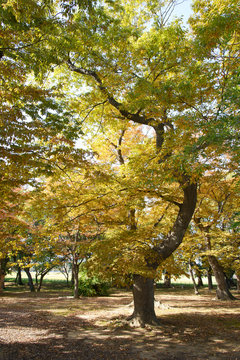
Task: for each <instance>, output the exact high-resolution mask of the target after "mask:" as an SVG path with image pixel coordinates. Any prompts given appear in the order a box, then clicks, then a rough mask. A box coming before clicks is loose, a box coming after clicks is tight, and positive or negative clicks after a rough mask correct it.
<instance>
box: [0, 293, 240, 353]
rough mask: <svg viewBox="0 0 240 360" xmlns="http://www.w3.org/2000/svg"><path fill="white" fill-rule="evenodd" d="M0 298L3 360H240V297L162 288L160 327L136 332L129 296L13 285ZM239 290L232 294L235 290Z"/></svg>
mask: <svg viewBox="0 0 240 360" xmlns="http://www.w3.org/2000/svg"><path fill="white" fill-rule="evenodd" d="M9 289H10V290H9V291H8V290H7V291H5V292H4V294H3V295H2V296H1V297H0V360H40V359H41V360H42V359H44V360H45V359H47V360H72V359H74V360H85V359H89V360H90V359H91V360H107V359H109V360H122V359H128V360H138V359H139V360H156V359H157V360H192V359H195V360H206V359H207V360H222V359H225V360H238V359H239V360H240V296H239V295H238V294H236V293H235V295H236V296H237V297H238V300H236V301H225V302H223V301H217V300H215V299H214V296H215V293H214V291H213V292H211V293H210V292H209V291H208V290H207V289H205V288H204V289H202V290H200V295H194V294H193V290H192V289H181V288H175V289H158V290H157V291H156V300H158V301H160V300H161V303H162V306H160V307H158V308H157V309H156V313H157V315H158V317H159V319H160V320H161V325H160V326H159V327H150V326H148V327H145V328H143V329H142V328H131V327H130V326H129V325H128V323H127V322H126V317H127V316H128V315H130V314H131V312H132V305H131V301H132V296H131V292H129V291H122V290H116V291H114V292H113V293H112V294H111V295H110V296H109V297H97V298H80V299H79V300H74V299H73V298H72V297H71V292H70V291H69V290H65V291H61V290H60V289H56V288H55V289H54V290H51V289H49V288H46V287H45V288H43V291H42V292H41V293H36V294H31V293H29V291H28V289H21V290H19V291H15V289H11V287H9ZM233 293H234V292H233Z"/></svg>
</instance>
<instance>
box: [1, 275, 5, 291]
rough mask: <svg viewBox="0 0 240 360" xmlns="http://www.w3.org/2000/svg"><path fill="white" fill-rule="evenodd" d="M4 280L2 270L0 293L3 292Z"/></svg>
mask: <svg viewBox="0 0 240 360" xmlns="http://www.w3.org/2000/svg"><path fill="white" fill-rule="evenodd" d="M4 280H5V274H3V273H2V272H1V273H0V294H1V293H2V292H3V289H4Z"/></svg>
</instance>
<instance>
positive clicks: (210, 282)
mask: <svg viewBox="0 0 240 360" xmlns="http://www.w3.org/2000/svg"><path fill="white" fill-rule="evenodd" d="M207 278H208V290H212V289H213V283H212V274H211V271H209V270H208V271H207Z"/></svg>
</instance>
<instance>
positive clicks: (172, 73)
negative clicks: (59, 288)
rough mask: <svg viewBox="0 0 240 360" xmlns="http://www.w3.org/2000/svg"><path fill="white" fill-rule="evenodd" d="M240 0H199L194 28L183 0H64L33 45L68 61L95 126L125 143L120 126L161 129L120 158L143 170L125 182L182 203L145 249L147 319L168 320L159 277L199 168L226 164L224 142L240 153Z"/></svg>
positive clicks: (65, 77)
mask: <svg viewBox="0 0 240 360" xmlns="http://www.w3.org/2000/svg"><path fill="white" fill-rule="evenodd" d="M38 3H39V2H38ZM237 3H238V1H232V2H231V6H230V7H229V1H226V0H225V1H223V2H221V4H220V3H219V2H218V1H215V0H212V1H208V3H207V7H208V11H209V12H210V13H211V15H212V16H211V18H209V17H208V16H207V13H206V11H205V8H206V7H205V5H204V4H205V2H203V1H195V15H194V17H193V19H192V30H191V31H188V30H187V29H186V28H184V27H183V26H182V25H181V22H180V21H178V20H176V21H173V22H169V13H171V8H172V6H173V5H176V4H177V1H173V0H172V1H159V0H154V1H152V0H151V1H150V0H149V1H145V2H144V4H143V3H142V2H141V1H138V0H135V1H122V2H121V1H97V2H90V5H91V6H87V5H86V2H83V3H81V2H78V1H71V2H70V3H69V4H68V3H67V2H64V1H62V2H59V6H58V11H59V7H60V6H62V12H61V13H60V15H59V13H58V15H57V14H54V9H51V11H50V12H49V13H50V14H51V16H52V19H55V22H54V27H53V28H52V30H51V31H52V33H51V31H50V36H47V37H46V41H44V42H40V43H39V44H38V46H37V47H36V45H33V46H32V47H31V49H32V50H31V51H32V53H33V54H40V56H39V57H38V59H37V60H38V61H37V60H35V61H36V63H37V64H39V68H41V69H42V70H43V72H44V71H45V72H46V69H50V68H51V66H52V65H53V64H55V65H59V68H58V73H60V75H59V81H61V83H64V81H65V89H66V91H65V93H66V98H67V99H68V100H69V103H70V106H72V108H73V109H75V110H78V111H79V113H80V114H81V117H82V121H84V122H85V124H86V130H88V131H91V132H92V133H94V132H96V133H98V132H100V130H102V129H103V132H104V129H110V131H112V132H113V133H115V134H116V138H115V141H113V143H114V145H115V146H117V148H118V149H120V148H121V143H122V141H121V142H119V131H120V130H121V131H123V130H124V131H126V130H127V129H129V127H132V125H133V124H135V125H140V126H142V127H143V128H144V129H145V130H144V131H145V134H146V132H147V131H146V129H150V130H151V131H152V133H151V134H150V135H149V136H148V135H147V134H146V139H147V142H148V140H149V144H146V146H144V147H143V148H142V151H135V152H134V154H133V155H134V156H132V161H131V159H130V160H129V161H128V162H127V165H126V164H125V163H123V161H122V162H121V161H120V165H119V167H120V168H125V167H126V166H127V167H128V169H129V170H130V172H129V174H130V175H133V177H132V179H130V176H128V177H126V175H123V177H122V180H121V181H120V182H122V181H123V182H124V181H125V179H126V181H127V182H128V186H129V184H130V181H131V183H132V187H133V188H135V190H136V191H137V190H139V191H140V190H142V191H143V193H144V194H145V200H146V199H147V198H148V197H152V199H154V196H153V195H152V194H153V193H155V196H156V194H157V196H159V197H160V198H162V199H163V200H164V201H167V202H170V203H171V204H173V205H174V206H175V217H174V218H172V219H171V224H170V225H169V226H168V228H167V230H166V231H165V230H164V231H162V229H161V222H159V224H160V227H159V228H157V226H155V227H154V224H153V227H154V230H156V229H159V233H158V236H155V235H156V234H155V231H154V238H152V239H147V240H152V242H153V245H152V246H150V247H148V251H146V252H145V254H144V266H142V263H141V264H140V265H141V266H140V265H139V267H138V269H137V268H135V269H134V270H135V271H134V274H133V278H134V286H133V293H134V314H133V318H134V319H135V320H136V322H137V323H140V324H142V325H144V324H145V323H156V322H158V321H157V318H156V315H155V312H154V294H153V279H154V276H155V274H156V271H157V268H158V267H159V265H160V264H161V263H162V262H163V261H164V260H165V259H166V258H167V257H169V256H170V255H171V254H172V253H173V251H174V250H175V249H176V248H177V247H178V246H179V245H180V243H181V242H182V239H183V237H184V234H185V232H186V229H187V227H188V224H189V222H190V220H191V218H192V215H193V212H194V209H195V206H196V198H197V181H198V178H199V177H200V176H201V174H202V173H203V172H204V171H205V169H206V167H210V168H211V166H217V165H218V163H219V161H221V154H222V151H224V152H225V153H226V152H228V156H230V158H231V157H232V156H235V153H236V152H232V151H231V148H230V147H231V144H234V146H235V143H236V141H237V138H236V136H235V134H234V132H233V129H235V128H236V127H237V121H236V120H237V117H238V111H237V106H236V102H237V100H236V99H237V96H236V93H237V85H236V83H237V77H238V72H237V61H236V56H237V54H238V49H239V48H238V46H237V44H236V42H235V40H237V39H238V37H239V33H237V31H238V30H239V28H238V24H237V15H238V12H239V8H238V7H237ZM79 4H80V5H79ZM56 11H57V10H56ZM54 15H55V16H54ZM229 15H230V16H229ZM223 19H224V21H223ZM222 21H223V23H224V26H217V31H216V33H214V41H212V42H211V41H208V37H207V36H206V34H208V33H209V34H213V30H214V28H215V27H214V26H215V25H216V24H219V22H220V23H221V22H222ZM56 29H57V31H56ZM46 44H47V46H46ZM44 48H45V49H46V55H45V56H44V57H43V56H42V55H41V54H42V50H43V49H44ZM35 59H36V57H35ZM59 70H60V71H59ZM55 76H57V73H56V75H55ZM54 80H56V79H55V78H54ZM222 129H224V131H223V132H222V131H221V130H222ZM154 138H155V140H154ZM153 144H155V146H154V145H153ZM221 147H222V148H221ZM210 159H211V161H210ZM134 161H137V164H138V166H134V163H133V162H134ZM113 167H114V165H112V167H110V170H111V169H112V168H113ZM119 171H121V170H119ZM124 176H125V177H124ZM176 188H177V189H178V194H177V196H176ZM120 190H121V189H120ZM122 191H123V190H121V192H122ZM160 208H161V209H162V207H160ZM168 210H169V209H167V210H166V211H168ZM146 214H147V211H146ZM161 216H162V213H160V214H159V219H161ZM169 218H170V217H169ZM128 229H129V230H130V231H132V233H136V234H137V232H138V227H137V223H136V218H135V204H133V206H132V207H130V208H129V224H128ZM137 235H140V234H137ZM146 236H150V237H151V236H152V235H149V233H148V234H147V233H144V232H143V233H142V237H143V239H139V240H146V238H145V237H146ZM133 254H134V250H133Z"/></svg>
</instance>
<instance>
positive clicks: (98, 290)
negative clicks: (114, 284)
mask: <svg viewBox="0 0 240 360" xmlns="http://www.w3.org/2000/svg"><path fill="white" fill-rule="evenodd" d="M109 288H110V285H109V284H108V283H107V282H106V281H103V280H100V279H98V278H97V277H95V276H94V277H91V278H90V277H88V276H87V275H84V276H82V277H81V278H80V280H79V287H78V292H79V295H81V296H108V295H109Z"/></svg>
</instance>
